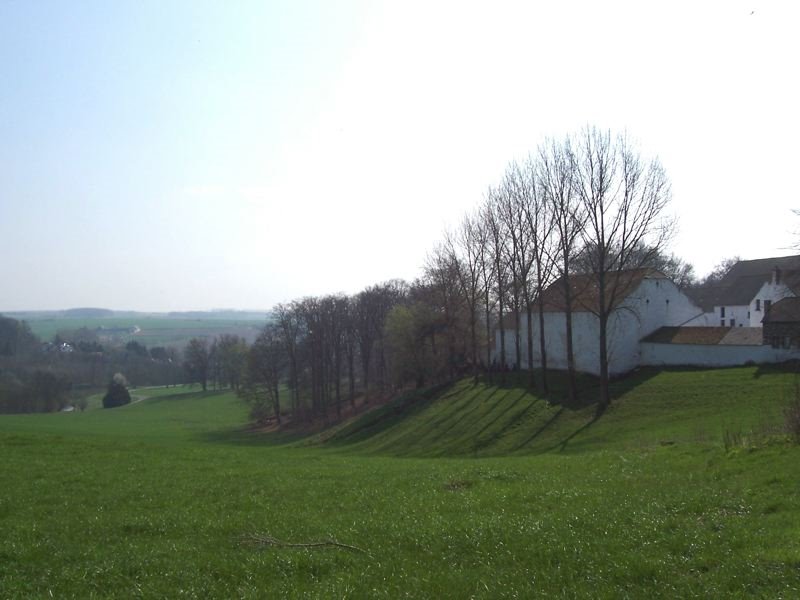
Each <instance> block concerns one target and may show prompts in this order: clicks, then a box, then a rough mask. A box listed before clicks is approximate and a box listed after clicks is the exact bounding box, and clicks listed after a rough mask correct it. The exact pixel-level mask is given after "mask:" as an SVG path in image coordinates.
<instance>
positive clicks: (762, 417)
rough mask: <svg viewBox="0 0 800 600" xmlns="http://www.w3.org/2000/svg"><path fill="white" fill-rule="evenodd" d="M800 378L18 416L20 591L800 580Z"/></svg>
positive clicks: (12, 488)
mask: <svg viewBox="0 0 800 600" xmlns="http://www.w3.org/2000/svg"><path fill="white" fill-rule="evenodd" d="M793 382H794V376H793V375H791V374H787V373H783V372H780V371H779V370H758V369H756V368H742V369H726V370H718V371H665V372H661V373H659V372H656V371H642V372H639V373H637V374H636V375H635V376H633V377H632V378H630V379H628V380H626V381H623V382H620V383H618V384H616V387H615V395H616V396H617V398H616V401H615V403H614V405H613V406H612V408H611V409H610V411H609V412H607V413H606V414H605V415H604V416H603V417H602V418H600V419H599V420H594V411H593V407H591V406H587V407H585V408H579V409H576V410H570V409H566V408H564V409H561V408H560V407H559V406H558V405H550V404H549V403H548V402H547V401H545V400H544V399H540V398H537V397H535V396H532V395H530V394H527V393H524V391H523V390H522V389H521V388H517V387H512V388H508V389H498V388H492V387H487V386H483V385H479V386H473V385H472V384H471V382H469V381H463V382H460V383H458V384H456V385H454V386H451V387H448V388H446V389H443V390H440V391H439V392H438V393H436V394H428V395H420V394H407V395H406V396H404V397H402V398H400V399H398V400H397V401H396V402H395V403H393V404H390V405H387V406H385V407H382V408H380V409H378V410H376V411H373V412H372V413H368V414H366V415H363V416H362V417H361V418H359V419H357V420H355V421H353V422H351V423H348V424H345V425H343V426H341V427H339V428H337V429H336V430H332V431H329V432H325V433H324V434H317V435H314V436H310V437H298V436H291V435H287V434H282V435H265V434H256V433H250V432H247V431H245V430H243V429H242V424H243V423H244V421H245V420H246V410H245V407H244V406H243V405H242V404H240V403H239V402H238V401H237V400H236V399H235V398H234V397H233V396H232V395H230V394H227V393H207V394H202V393H199V392H189V391H186V390H183V389H180V388H179V389H178V390H177V393H176V390H174V389H171V390H163V389H161V390H144V389H140V390H137V391H136V393H137V394H140V395H145V393H148V394H150V395H151V396H152V397H151V398H150V399H147V400H144V401H142V402H138V403H136V404H133V405H130V406H127V407H123V408H120V409H114V410H109V411H106V410H102V409H95V410H87V412H85V413H83V414H75V413H71V414H52V415H22V416H0V445H1V446H2V448H3V467H2V471H0V473H1V474H2V480H0V531H2V532H3V535H2V537H0V597H3V598H15V597H50V596H51V595H52V596H53V597H57V598H65V597H81V598H85V597H126V598H127V597H203V598H205V597H221V598H229V597H251V598H264V597H304V596H310V597H326V598H328V597H335V598H339V597H354V598H361V597H376V598H384V597H385V598H397V597H416V598H432V597H455V598H468V597H483V598H503V597H508V598H514V597H519V598H525V597H532V596H534V595H544V596H553V597H575V596H578V597H592V598H597V597H608V598H612V597H613V598H625V597H629V598H643V597H647V598H651V597H655V598H675V597H699V598H708V597H724V598H728V597H762V598H781V597H782V598H790V597H798V595H800V535H799V534H800V488H798V483H797V482H798V479H797V473H798V470H797V468H798V467H797V465H798V460H799V459H800V448H798V447H797V446H795V445H792V444H791V443H789V441H788V440H787V438H786V437H785V436H783V435H782V434H780V433H777V429H776V425H778V424H779V423H780V421H781V410H782V407H783V405H784V404H785V402H786V400H787V397H788V394H789V393H790V390H791V388H792V385H793ZM590 388H591V382H585V385H584V390H583V392H584V394H586V395H588V394H591V389H590ZM557 396H558V392H557V391H556V392H555V393H554V394H553V396H552V397H551V398H550V399H551V400H552V399H554V398H556V397H557ZM725 432H728V433H729V435H728V439H729V440H731V439H733V440H735V443H734V444H733V445H732V446H731V444H730V443H729V448H727V449H726V447H725V445H724V444H723V437H724V435H725ZM732 433H736V434H737V435H730V434H732ZM252 536H262V539H263V536H273V537H274V538H277V539H278V540H282V541H285V542H292V543H309V542H315V541H324V540H336V541H338V542H339V543H341V544H347V545H350V546H354V547H357V548H358V549H351V548H344V547H337V546H330V545H327V546H319V547H285V546H259V545H258V544H256V543H253V538H252ZM248 540H250V541H249V542H248Z"/></svg>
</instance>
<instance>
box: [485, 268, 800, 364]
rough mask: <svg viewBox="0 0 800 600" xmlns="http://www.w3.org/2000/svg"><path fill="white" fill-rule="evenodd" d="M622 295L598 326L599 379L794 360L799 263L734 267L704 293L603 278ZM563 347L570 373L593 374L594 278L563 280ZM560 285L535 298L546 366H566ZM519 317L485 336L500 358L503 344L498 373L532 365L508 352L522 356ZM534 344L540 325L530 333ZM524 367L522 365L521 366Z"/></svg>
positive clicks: (798, 342) (642, 278)
mask: <svg viewBox="0 0 800 600" xmlns="http://www.w3.org/2000/svg"><path fill="white" fill-rule="evenodd" d="M611 276H612V277H614V278H616V279H617V281H616V282H615V283H616V284H617V285H619V286H621V287H622V288H623V290H624V292H623V293H621V294H619V298H620V299H619V300H618V302H617V304H616V306H615V307H614V311H613V313H612V316H611V318H610V320H609V324H608V351H609V372H610V373H611V374H615V375H619V374H623V373H626V372H628V371H631V370H632V369H635V368H636V367H638V366H698V367H721V366H734V365H744V364H755V363H758V364H760V363H779V362H785V361H788V360H794V359H798V358H800V255H796V256H784V257H772V258H760V259H756V260H740V261H738V262H737V263H735V264H734V265H733V266H732V267H731V269H730V270H729V271H728V272H727V274H725V275H724V277H722V279H721V280H720V281H719V282H717V283H714V284H712V285H705V286H696V287H687V288H685V289H680V288H679V287H678V286H677V285H676V284H675V283H674V282H673V281H672V280H671V279H669V278H668V277H667V276H666V275H664V274H663V273H661V272H659V271H656V270H653V269H637V270H631V271H622V272H616V273H612V274H611ZM569 286H570V290H571V296H572V302H573V304H572V322H573V336H572V337H573V340H572V341H573V345H574V349H575V366H576V369H577V370H579V371H583V372H586V373H592V374H598V372H599V364H600V363H599V356H598V339H599V337H598V336H599V321H598V317H597V314H598V310H597V304H598V300H599V298H598V293H597V288H596V285H595V284H594V278H592V277H590V276H573V277H571V278H570V281H569ZM564 296H565V293H564V286H563V284H562V282H560V281H556V282H554V283H553V284H551V285H550V286H549V287H548V288H547V289H546V290H545V291H544V293H543V294H542V297H541V299H540V302H541V303H542V309H543V312H544V319H543V323H544V334H545V335H544V339H545V349H546V353H547V361H548V365H549V366H551V367H553V368H566V334H565V319H566V313H565V306H564ZM526 319H527V316H526V315H520V318H519V322H520V323H521V326H520V329H519V331H516V330H515V327H514V325H513V323H515V320H514V319H506V321H505V322H504V326H503V329H504V333H505V335H504V336H501V332H500V330H499V328H498V330H497V331H496V332H495V351H494V356H495V359H497V358H498V357H499V356H500V344H501V341H500V340H501V337H504V339H505V356H506V363H507V365H506V366H508V367H511V368H513V367H515V366H519V367H520V368H525V369H527V368H529V367H530V366H531V362H532V364H533V366H534V367H538V366H540V365H541V362H540V353H539V351H538V348H539V346H538V344H534V345H533V349H534V352H533V355H532V357H530V358H529V357H528V353H527V351H525V350H523V351H522V354H521V356H522V364H521V365H514V364H513V361H514V356H515V354H514V352H513V349H514V347H515V344H517V343H518V341H519V343H520V346H521V348H523V349H527V347H528V345H527V332H528V326H527V320H526ZM530 330H531V331H532V333H533V336H534V339H537V340H538V339H539V335H540V333H539V332H540V324H539V321H538V319H534V320H533V323H532V327H531V329H530ZM531 359H532V361H531Z"/></svg>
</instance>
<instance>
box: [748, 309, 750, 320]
mask: <svg viewBox="0 0 800 600" xmlns="http://www.w3.org/2000/svg"><path fill="white" fill-rule="evenodd" d="M747 318H748V319H749V318H750V311H749V310H748V311H747Z"/></svg>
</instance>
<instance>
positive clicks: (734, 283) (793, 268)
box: [686, 255, 800, 327]
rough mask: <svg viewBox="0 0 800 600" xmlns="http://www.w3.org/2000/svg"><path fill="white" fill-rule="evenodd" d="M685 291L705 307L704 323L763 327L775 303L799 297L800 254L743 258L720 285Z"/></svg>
mask: <svg viewBox="0 0 800 600" xmlns="http://www.w3.org/2000/svg"><path fill="white" fill-rule="evenodd" d="M686 293H687V294H688V295H689V296H690V297H691V298H692V300H693V301H694V302H695V304H697V305H698V306H700V307H702V309H703V311H704V313H705V323H704V325H711V326H720V327H761V321H762V319H763V318H764V315H765V314H766V313H767V311H768V310H769V308H770V306H771V305H772V304H774V303H776V302H778V301H780V300H783V299H784V298H791V297H794V296H800V255H798V256H781V257H774V258H759V259H756V260H740V261H739V262H737V263H736V264H735V265H733V267H731V269H730V271H728V273H727V274H726V275H725V277H723V278H722V280H721V281H720V282H719V283H718V284H716V285H713V286H703V287H699V288H694V289H689V290H687V291H686Z"/></svg>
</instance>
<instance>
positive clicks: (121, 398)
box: [103, 373, 131, 408]
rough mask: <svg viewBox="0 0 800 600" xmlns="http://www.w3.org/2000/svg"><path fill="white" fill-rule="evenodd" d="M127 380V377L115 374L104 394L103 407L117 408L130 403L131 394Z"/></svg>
mask: <svg viewBox="0 0 800 600" xmlns="http://www.w3.org/2000/svg"><path fill="white" fill-rule="evenodd" d="M126 383H127V381H126V380H125V377H124V376H123V375H122V374H120V373H117V374H116V375H114V377H113V379H112V380H111V383H109V384H108V391H107V392H106V395H105V396H103V408H115V407H117V406H123V405H125V404H130V401H131V395H130V394H129V393H128V388H127V387H125V384H126Z"/></svg>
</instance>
